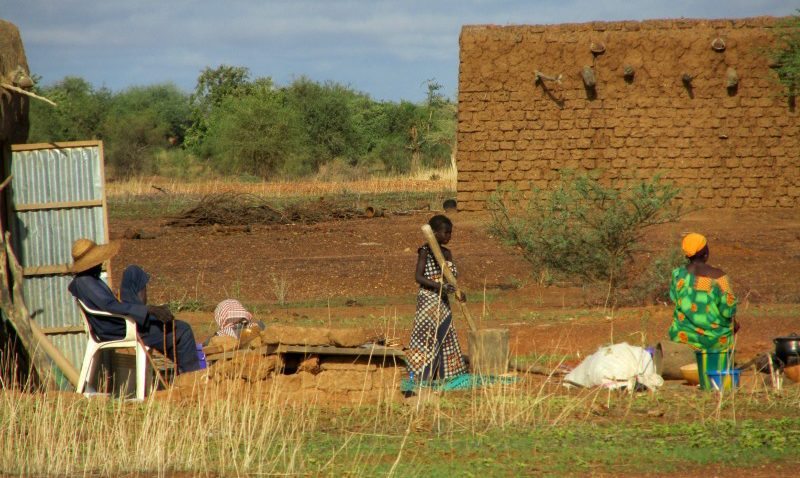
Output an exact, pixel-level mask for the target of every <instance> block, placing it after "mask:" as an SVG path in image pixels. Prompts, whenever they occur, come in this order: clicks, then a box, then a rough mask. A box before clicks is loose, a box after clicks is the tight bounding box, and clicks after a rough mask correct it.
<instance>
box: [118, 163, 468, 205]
mask: <svg viewBox="0 0 800 478" xmlns="http://www.w3.org/2000/svg"><path fill="white" fill-rule="evenodd" d="M455 189H456V171H455V170H454V169H451V168H445V169H430V170H421V171H419V172H417V173H415V174H409V175H404V176H385V177H374V178H370V179H359V180H347V181H326V180H315V179H301V180H296V181H265V182H248V181H241V180H238V179H236V178H220V179H213V180H201V181H187V180H179V179H170V178H163V177H153V176H140V177H135V178H131V179H127V180H124V181H114V182H109V183H108V184H107V185H106V193H107V195H108V196H109V197H111V198H121V197H130V196H147V195H154V194H162V193H169V194H179V195H191V196H203V195H206V194H217V193H224V192H239V193H250V194H255V195H259V196H264V197H293V196H315V195H316V196H322V195H329V194H341V193H357V194H381V193H393V192H439V191H455Z"/></svg>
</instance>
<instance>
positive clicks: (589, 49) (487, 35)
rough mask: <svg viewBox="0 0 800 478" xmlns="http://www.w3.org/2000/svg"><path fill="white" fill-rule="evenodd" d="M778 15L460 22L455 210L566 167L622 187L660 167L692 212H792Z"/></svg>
mask: <svg viewBox="0 0 800 478" xmlns="http://www.w3.org/2000/svg"><path fill="white" fill-rule="evenodd" d="M774 23H775V19H773V18H749V19H738V20H654V21H644V22H613V23H599V22H598V23H585V24H565V25H552V26H465V27H464V28H463V29H462V31H461V38H460V47H461V57H460V68H459V94H458V200H459V208H460V209H463V210H481V209H484V208H485V207H486V199H487V197H488V196H489V194H491V193H492V192H493V191H495V190H496V189H497V188H498V186H501V185H506V184H513V185H514V186H516V187H517V188H519V189H522V190H526V189H529V188H530V186H531V185H533V186H534V187H540V188H547V187H548V186H549V185H550V184H551V183H552V181H554V180H556V179H558V178H559V171H561V170H563V169H571V170H576V171H581V170H592V171H597V172H599V173H600V174H601V175H602V176H601V177H602V178H603V179H604V180H605V181H608V182H610V183H611V184H613V185H617V186H620V185H623V184H625V182H627V181H631V180H636V179H640V178H650V177H652V176H654V175H655V174H656V173H660V174H661V175H662V177H663V178H666V179H668V180H671V181H673V182H674V183H676V184H677V185H679V186H680V187H681V188H682V189H683V191H682V198H683V200H684V201H690V202H691V203H692V204H694V205H696V206H700V207H728V208H742V207H747V208H750V207H753V208H755V207H797V206H800V119H799V118H798V111H797V108H796V107H795V106H794V104H793V101H791V100H790V99H788V98H787V97H786V96H785V95H784V93H783V89H782V87H781V86H780V85H779V84H778V83H777V81H776V76H775V73H774V72H773V71H772V70H771V69H770V67H769V64H768V59H767V58H766V55H765V53H764V49H765V48H767V47H769V46H770V45H772V42H773V41H774V40H773V34H772V33H771V29H772V26H773V25H774ZM587 67H588V69H587ZM537 72H539V73H540V74H541V75H543V76H544V77H547V78H557V77H558V76H559V75H561V80H560V82H559V81H554V80H550V79H547V78H542V79H541V80H540V81H537ZM584 73H586V74H587V75H586V76H587V79H588V80H589V81H588V82H589V83H591V80H592V78H591V77H592V76H593V77H594V82H595V86H594V88H593V89H592V88H590V87H588V86H586V82H585V81H584ZM626 73H627V75H626Z"/></svg>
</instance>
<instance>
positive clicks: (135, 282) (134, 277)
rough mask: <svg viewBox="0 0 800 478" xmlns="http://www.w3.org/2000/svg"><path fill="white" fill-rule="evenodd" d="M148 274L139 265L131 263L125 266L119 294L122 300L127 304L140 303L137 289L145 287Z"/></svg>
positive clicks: (148, 278)
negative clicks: (131, 264)
mask: <svg viewBox="0 0 800 478" xmlns="http://www.w3.org/2000/svg"><path fill="white" fill-rule="evenodd" d="M149 281H150V276H149V275H147V273H146V272H145V271H144V269H142V268H141V267H139V266H136V265H133V266H128V267H126V268H125V272H123V273H122V286H121V287H120V291H119V295H120V299H122V302H127V303H129V304H142V299H140V298H139V291H141V290H142V289H144V288H145V287H147V283H148V282H149Z"/></svg>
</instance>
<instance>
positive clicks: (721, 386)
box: [706, 368, 739, 391]
mask: <svg viewBox="0 0 800 478" xmlns="http://www.w3.org/2000/svg"><path fill="white" fill-rule="evenodd" d="M706 375H707V376H708V380H709V383H710V384H711V389H712V390H718V391H723V390H724V391H727V390H733V389H734V388H737V387H738V386H739V369H738V368H734V369H731V370H719V371H717V372H706Z"/></svg>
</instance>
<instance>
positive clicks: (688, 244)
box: [681, 232, 708, 257]
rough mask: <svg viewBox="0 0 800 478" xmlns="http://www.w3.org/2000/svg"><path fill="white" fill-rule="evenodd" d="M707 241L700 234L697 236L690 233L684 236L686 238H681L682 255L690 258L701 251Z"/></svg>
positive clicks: (694, 233)
mask: <svg viewBox="0 0 800 478" xmlns="http://www.w3.org/2000/svg"><path fill="white" fill-rule="evenodd" d="M707 243H708V241H707V240H706V238H705V236H703V235H702V234H698V233H696V232H692V233H689V234H686V237H684V238H683V243H682V244H681V249H683V253H684V254H685V255H686V257H692V256H694V255H695V254H697V253H698V252H700V251H702V250H703V248H704V247H706V244H707Z"/></svg>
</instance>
